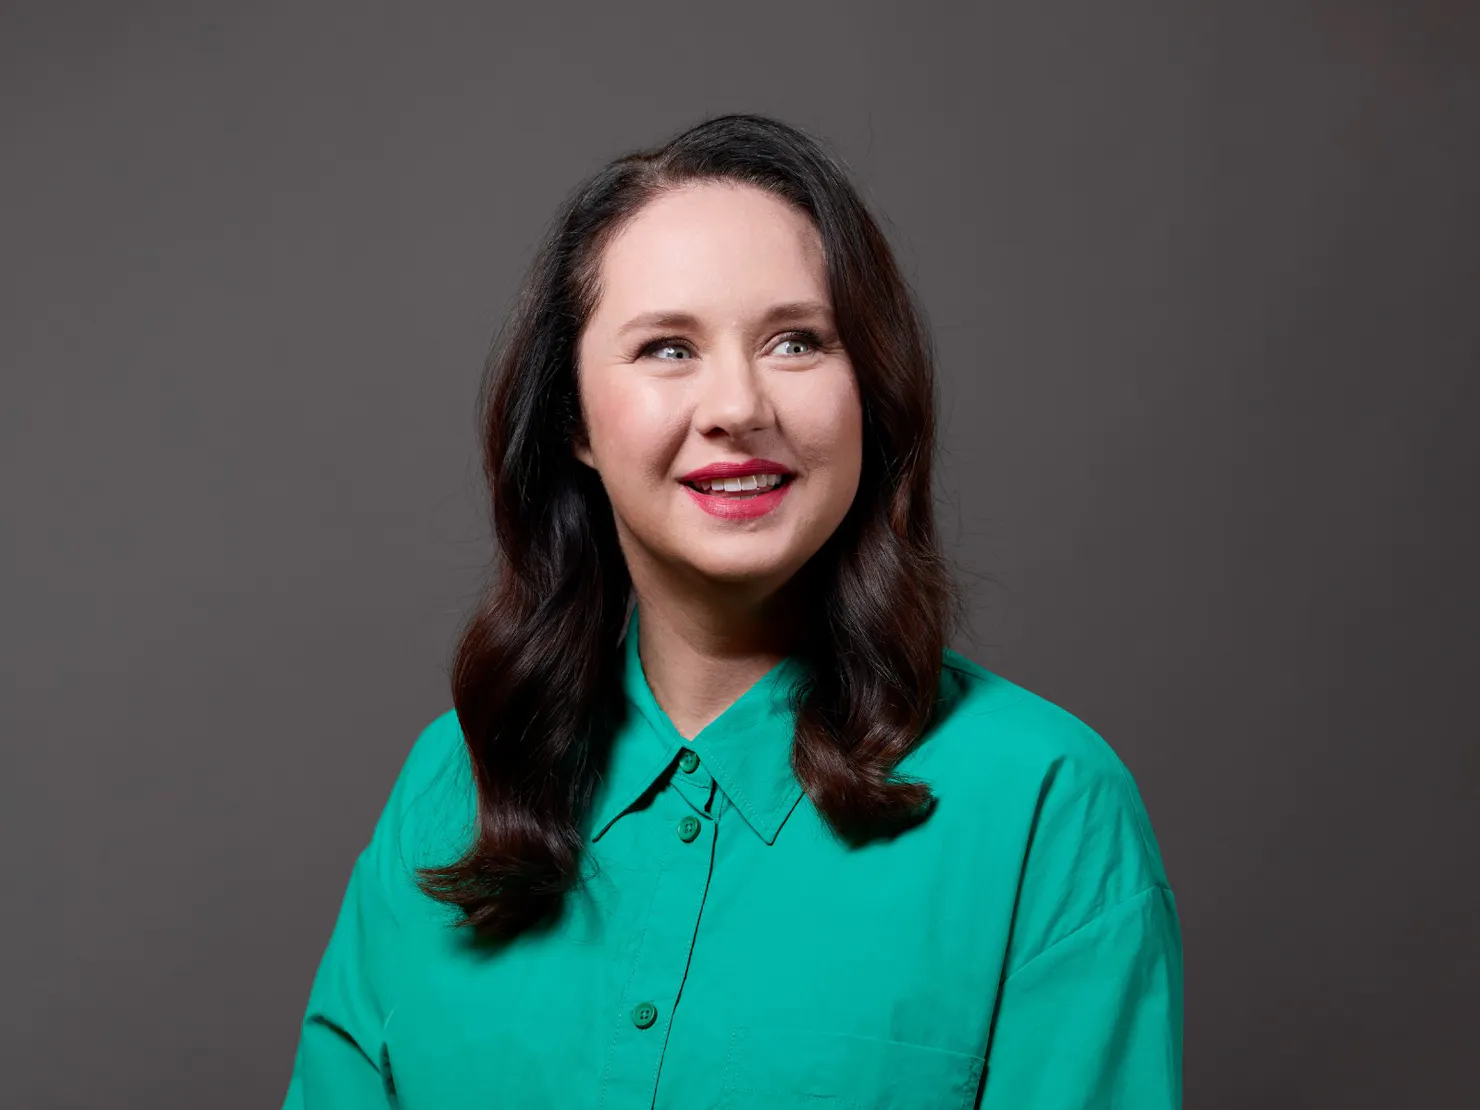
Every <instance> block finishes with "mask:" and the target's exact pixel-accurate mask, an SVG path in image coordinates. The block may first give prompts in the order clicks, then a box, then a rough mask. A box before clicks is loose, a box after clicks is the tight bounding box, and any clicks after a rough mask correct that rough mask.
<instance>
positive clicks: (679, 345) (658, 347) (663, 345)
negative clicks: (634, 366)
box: [637, 337, 689, 362]
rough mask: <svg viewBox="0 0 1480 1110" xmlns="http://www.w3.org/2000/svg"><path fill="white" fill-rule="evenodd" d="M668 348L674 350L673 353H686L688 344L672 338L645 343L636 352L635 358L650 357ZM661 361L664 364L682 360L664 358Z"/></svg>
mask: <svg viewBox="0 0 1480 1110" xmlns="http://www.w3.org/2000/svg"><path fill="white" fill-rule="evenodd" d="M670 347H671V348H672V349H673V350H675V351H686V350H688V349H689V347H688V344H687V343H685V342H684V341H683V340H682V339H675V338H672V337H669V338H667V339H654V340H653V341H652V342H651V343H645V344H644V345H643V346H642V348H641V350H639V351H638V352H637V357H638V358H642V357H643V356H645V355H650V354H653V353H655V352H657V351H666V350H668V349H669V348H670ZM662 361H664V362H682V361H683V360H682V359H671V358H665V359H663V360H662Z"/></svg>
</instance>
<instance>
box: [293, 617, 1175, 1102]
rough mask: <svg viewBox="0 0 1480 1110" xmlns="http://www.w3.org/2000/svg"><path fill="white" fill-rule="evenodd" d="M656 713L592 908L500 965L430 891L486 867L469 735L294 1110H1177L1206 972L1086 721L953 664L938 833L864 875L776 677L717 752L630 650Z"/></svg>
mask: <svg viewBox="0 0 1480 1110" xmlns="http://www.w3.org/2000/svg"><path fill="white" fill-rule="evenodd" d="M624 642H625V645H626V646H625V649H624V668H625V669H624V674H623V682H624V685H625V689H626V693H627V701H628V713H627V716H626V719H625V721H624V723H623V725H622V727H621V730H620V732H619V733H618V735H617V737H616V740H615V743H614V746H613V750H612V756H611V761H610V764H609V765H608V767H607V769H606V774H605V776H604V778H603V781H602V783H601V785H600V787H599V788H598V791H597V795H596V799H595V804H594V806H593V807H592V810H591V813H590V814H589V816H588V817H587V819H586V824H585V833H586V843H587V845H588V851H587V853H586V856H585V872H584V873H585V876H586V882H585V886H584V889H582V890H581V891H580V892H579V893H576V894H572V895H570V896H568V899H567V905H566V907H565V909H564V912H563V913H562V915H561V917H560V919H559V921H558V922H557V923H556V924H555V925H554V926H547V927H544V928H542V929H540V930H539V931H537V932H532V933H525V934H523V935H521V936H520V937H518V938H516V939H515V940H514V941H513V942H512V944H510V945H507V946H504V947H502V948H500V947H499V946H495V945H488V944H479V943H478V942H477V941H476V940H475V938H473V937H472V936H471V935H470V933H469V931H468V930H454V929H453V928H452V927H451V926H452V922H453V920H454V919H455V915H456V911H454V910H452V909H450V908H449V907H445V906H443V905H441V904H440V903H437V902H435V901H433V900H432V899H430V898H428V897H426V896H425V895H423V894H422V893H420V891H418V890H417V889H416V887H415V885H414V879H413V874H412V868H413V867H415V866H417V865H420V864H426V863H445V862H448V861H450V860H451V859H452V858H454V856H455V854H456V852H457V849H458V848H459V847H460V846H461V845H462V844H463V843H465V842H466V837H467V835H468V829H469V827H470V826H469V822H470V821H471V819H472V816H473V813H474V808H473V807H474V794H473V789H472V785H471V777H470V774H469V765H468V761H467V755H466V750H465V748H464V746H463V742H462V733H461V730H460V727H459V725H458V721H457V717H456V715H455V713H453V712H452V711H448V712H446V713H444V714H443V715H442V716H440V717H438V718H437V719H436V720H434V721H433V722H432V723H431V724H430V725H429V726H428V727H427V728H426V729H425V730H424V731H423V732H422V733H421V735H420V737H419V738H418V739H417V740H416V742H415V744H414V745H413V747H412V749H411V752H410V755H409V757H408V759H407V760H406V763H405V767H404V769H403V770H402V772H401V774H400V776H399V778H398V779H397V781H396V784H395V786H394V788H393V790H392V792H391V796H390V800H389V802H388V804H387V805H386V807H385V809H384V812H383V814H382V815H381V817H380V819H379V821H378V823H377V825H376V827H375V831H374V834H373V836H372V837H371V839H370V841H369V843H368V845H367V846H366V848H365V849H364V851H363V852H362V853H361V854H360V856H359V858H358V859H357V860H356V862H355V865H354V868H353V870H352V871H351V873H350V876H349V881H348V889H347V891H346V893H345V896H344V901H343V903H342V906H341V908H340V911H339V916H338V920H337V922H336V924H335V926H334V929H333V933H332V935H331V936H330V938H329V941H328V945H327V947H326V949H325V951H324V953H323V957H322V960H321V962H320V964H319V968H318V972H317V974H316V976H315V978H314V981H313V986H312V989H311V991H310V993H309V998H308V1004H307V1009H306V1012H305V1014H304V1017H303V1022H302V1025H301V1029H300V1036H299V1042H298V1050H297V1056H296V1059H295V1062H294V1067H293V1072H292V1078H291V1081H290V1084H289V1087H288V1093H287V1098H286V1101H285V1103H284V1107H285V1110H329V1108H339V1107H343V1108H349V1107H354V1108H357V1110H358V1108H365V1107H374V1106H392V1107H401V1108H404V1110H459V1108H463V1107H467V1108H473V1107H477V1108H480V1110H491V1108H494V1107H510V1108H518V1110H530V1108H539V1107H552V1108H556V1107H558V1108H581V1110H585V1108H591V1110H638V1108H649V1107H656V1108H659V1110H696V1108H700V1107H756V1108H763V1110H804V1108H805V1110H822V1108H823V1107H847V1108H854V1110H857V1108H872V1107H894V1108H897V1110H927V1108H928V1110H963V1108H966V1107H984V1108H993V1110H1070V1108H1073V1110H1086V1108H1089V1107H1107V1108H1108V1107H1116V1108H1120V1107H1124V1108H1129V1110H1162V1108H1166V1107H1178V1106H1180V1105H1181V1087H1182V1081H1181V1064H1182V941H1181V931H1180V926H1179V923H1178V918H1177V912H1176V903H1175V900H1174V898H1173V895H1172V891H1171V888H1170V886H1169V884H1168V880H1167V875H1166V872H1165V869H1164V867H1163V864H1162V859H1161V854H1160V851H1159V849H1158V845H1157V842H1156V838H1155V836H1154V835H1153V833H1152V829H1151V825H1150V822H1149V820H1148V818H1147V814H1146V810H1145V809H1144V807H1143V805H1142V801H1141V798H1140V795H1139V793H1138V791H1137V788H1136V785H1135V783H1134V781H1133V779H1132V777H1131V775H1130V774H1129V773H1128V771H1127V770H1126V768H1125V766H1124V765H1123V764H1122V762H1121V761H1120V760H1119V759H1118V758H1117V757H1116V755H1115V754H1114V752H1113V751H1112V750H1111V748H1110V747H1109V746H1108V745H1107V744H1106V742H1105V741H1104V740H1103V739H1101V738H1100V736H1099V735H1098V734H1096V733H1095V732H1094V731H1093V730H1091V729H1090V728H1089V727H1088V726H1086V725H1085V724H1083V723H1082V722H1081V721H1079V720H1078V719H1077V718H1076V717H1074V716H1073V715H1071V714H1070V713H1068V712H1067V711H1065V710H1064V709H1061V708H1059V707H1058V706H1056V705H1054V704H1053V703H1051V702H1049V701H1046V700H1045V699H1043V698H1042V697H1039V696H1038V695H1036V694H1033V693H1030V692H1029V691H1027V690H1026V689H1024V688H1023V687H1021V686H1017V685H1015V684H1014V683H1012V682H1010V681H1008V680H1007V679H1005V678H1002V677H1001V676H999V675H997V674H995V673H993V672H991V671H988V670H986V669H985V668H983V667H981V666H979V665H977V664H976V663H974V662H972V661H970V660H969V659H967V658H965V657H964V656H962V655H960V654H959V653H957V652H955V651H953V650H950V649H947V650H946V652H945V656H944V659H943V668H942V671H941V696H942V698H944V699H946V701H947V702H948V703H949V712H948V713H946V714H944V715H943V719H942V720H941V721H940V722H939V723H938V724H937V725H936V726H935V727H933V728H932V730H931V731H930V733H929V734H928V735H927V737H926V738H925V740H924V741H922V743H921V744H920V746H919V747H917V748H916V749H915V750H914V751H912V752H911V753H910V754H909V755H908V756H907V757H906V758H905V759H904V760H903V761H902V762H901V763H900V764H899V768H898V770H899V772H901V773H903V774H907V775H910V776H912V777H915V778H919V779H923V780H925V781H927V782H929V783H930V784H931V786H932V788H933V790H934V791H935V793H936V795H937V796H938V798H939V804H938V806H937V808H936V809H935V811H934V812H933V813H932V814H931V815H930V817H929V818H928V819H927V820H926V821H925V822H924V823H923V824H921V825H919V826H917V827H916V828H914V829H911V830H909V831H907V832H905V833H903V834H901V835H899V836H897V837H896V838H894V839H892V840H883V841H876V842H874V843H871V844H869V845H867V846H864V847H860V848H854V849H849V848H848V847H847V846H846V845H845V844H844V843H843V842H842V841H840V840H838V839H836V838H835V837H834V836H833V834H832V833H831V832H830V830H829V829H828V827H827V826H826V824H825V823H824V822H823V820H822V818H821V817H820V815H819V814H818V813H817V811H816V810H815V809H814V808H813V807H812V805H811V802H810V799H808V798H807V797H806V795H805V794H804V793H803V792H802V789H801V787H800V785H799V784H798V783H797V781H796V779H795V777H794V776H793V774H792V771H791V768H790V763H789V751H790V744H791V737H792V734H791V728H792V722H791V716H790V712H789V710H788V708H787V706H786V703H785V685H786V682H787V681H788V680H789V679H790V678H791V677H792V676H793V672H794V668H795V667H796V666H797V665H798V664H797V662H796V661H795V660H794V659H787V660H784V661H783V662H781V663H780V664H778V665H777V666H776V667H775V668H774V669H773V670H772V671H771V672H770V673H768V674H767V675H766V676H765V677H764V678H762V679H761V680H760V681H759V682H757V683H756V684H755V685H754V686H752V687H751V688H750V689H749V690H748V691H746V693H745V694H744V695H742V696H741V697H740V698H739V699H738V700H737V701H735V702H734V703H733V704H732V705H731V706H730V707H729V708H728V709H726V710H725V712H724V713H722V714H721V715H720V716H719V717H718V718H717V719H716V720H715V721H713V722H712V723H711V724H709V725H708V726H707V727H705V728H704V729H703V730H702V731H701V732H700V733H699V735H698V736H696V737H695V738H694V739H693V740H691V741H685V740H684V739H683V738H682V737H681V736H680V735H679V733H678V732H677V730H676V729H675V728H674V726H673V723H672V722H671V721H670V720H669V718H668V717H667V716H666V714H664V712H663V710H662V709H661V708H659V706H658V704H657V702H656V701H655V699H654V697H653V694H652V691H651V689H650V688H649V687H648V684H647V680H646V678H645V676H644V675H643V672H642V667H641V663H640V661H639V659H638V656H637V650H636V646H637V614H636V612H634V613H633V616H632V618H631V621H630V623H629V626H628V632H627V635H626V637H625V641H624Z"/></svg>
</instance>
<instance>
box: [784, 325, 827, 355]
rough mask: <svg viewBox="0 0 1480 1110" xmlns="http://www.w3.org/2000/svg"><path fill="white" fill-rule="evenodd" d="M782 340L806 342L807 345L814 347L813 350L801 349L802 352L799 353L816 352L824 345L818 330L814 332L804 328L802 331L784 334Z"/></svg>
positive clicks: (785, 341)
mask: <svg viewBox="0 0 1480 1110" xmlns="http://www.w3.org/2000/svg"><path fill="white" fill-rule="evenodd" d="M781 342H782V343H805V344H806V345H807V346H809V347H811V348H812V350H810V351H801V352H798V353H799V354H816V353H817V350H818V348H819V347H821V346H822V339H821V337H820V336H818V334H817V333H816V332H814V331H807V330H805V329H804V330H802V331H793V332H788V333H787V334H786V335H784V336H782V337H781Z"/></svg>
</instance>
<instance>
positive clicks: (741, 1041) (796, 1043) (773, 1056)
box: [720, 1026, 983, 1110]
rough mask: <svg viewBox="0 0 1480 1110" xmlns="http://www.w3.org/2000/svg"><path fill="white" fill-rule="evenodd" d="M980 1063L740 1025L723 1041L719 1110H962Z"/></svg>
mask: <svg viewBox="0 0 1480 1110" xmlns="http://www.w3.org/2000/svg"><path fill="white" fill-rule="evenodd" d="M982 1064H983V1060H982V1058H981V1057H980V1056H974V1055H971V1054H969V1053H964V1052H952V1051H950V1050H948V1049H940V1048H930V1047H928V1046H926V1045H917V1044H907V1043H905V1042H903V1041H890V1040H882V1039H879V1038H876V1037H861V1036H856V1035H854V1034H851V1033H832V1032H826V1031H823V1030H817V1029H796V1028H779V1027H774V1026H766V1027H764V1028H755V1027H749V1028H747V1027H742V1028H740V1029H737V1030H736V1031H735V1035H734V1037H733V1038H732V1039H731V1041H730V1052H729V1057H728V1058H727V1059H726V1061H725V1071H724V1079H723V1085H722V1087H721V1097H720V1106H721V1107H722V1108H723V1110H803V1108H808V1110H824V1108H829V1107H840V1108H841V1107H847V1108H849V1110H962V1108H964V1107H967V1106H969V1105H970V1104H971V1102H972V1101H973V1100H974V1099H975V1098H976V1089H977V1084H978V1081H979V1080H980V1079H981V1073H982Z"/></svg>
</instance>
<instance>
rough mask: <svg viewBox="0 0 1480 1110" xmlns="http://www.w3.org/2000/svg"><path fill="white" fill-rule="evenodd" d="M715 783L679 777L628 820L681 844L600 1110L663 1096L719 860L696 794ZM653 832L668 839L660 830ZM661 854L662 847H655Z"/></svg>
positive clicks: (671, 853)
mask: <svg viewBox="0 0 1480 1110" xmlns="http://www.w3.org/2000/svg"><path fill="white" fill-rule="evenodd" d="M712 784H713V780H712V779H711V778H710V776H709V775H708V774H707V773H706V772H703V771H701V770H699V769H698V768H697V767H696V772H695V773H694V774H687V773H685V774H682V775H680V774H676V773H675V774H673V775H672V776H671V777H670V778H669V780H668V782H667V783H666V784H665V785H664V787H663V788H662V789H660V790H659V791H658V793H657V796H656V797H655V798H654V802H653V805H652V806H650V807H649V808H647V809H646V810H640V811H637V812H634V813H633V814H630V815H629V817H628V818H626V819H629V820H630V819H636V820H644V819H645V820H658V821H661V822H662V823H663V824H665V825H666V826H667V829H668V832H667V833H666V835H667V836H671V837H673V840H669V841H667V843H668V845H669V847H668V848H667V850H666V851H663V855H664V856H665V857H666V858H665V860H664V861H663V863H662V864H661V866H660V870H659V878H658V884H657V886H656V887H655V888H654V891H653V897H652V901H651V902H650V904H649V911H648V915H647V919H646V923H645V924H644V926H643V929H642V933H641V936H642V941H641V945H640V947H639V949H638V951H637V952H636V954H635V964H634V967H633V972H632V976H631V979H630V980H629V986H628V990H629V991H630V993H628V994H627V1005H628V1007H629V1009H627V1010H626V1012H625V1013H624V1014H623V1015H622V1016H621V1017H620V1018H619V1019H618V1020H619V1021H620V1022H621V1024H622V1025H624V1026H625V1027H626V1035H620V1034H619V1035H618V1036H616V1037H615V1038H614V1039H613V1040H612V1042H611V1054H610V1055H609V1056H608V1058H607V1064H606V1067H605V1069H604V1076H603V1084H602V1094H601V1098H600V1100H599V1107H600V1110H618V1108H620V1107H626V1106H629V1105H630V1106H638V1105H642V1106H648V1105H651V1104H652V1100H653V1098H654V1097H655V1095H656V1093H657V1092H656V1089H655V1086H654V1084H655V1081H656V1080H657V1078H658V1076H659V1075H661V1074H662V1070H663V1069H662V1060H663V1056H664V1054H665V1052H666V1051H667V1044H668V1031H669V1029H670V1027H671V1024H672V1022H673V1021H674V1018H675V1009H676V1007H677V1005H678V1002H679V999H680V995H681V992H682V988H683V981H684V976H685V974H686V973H687V969H688V966H689V959H690V956H691V953H692V950H693V943H694V937H695V935H696V933H697V929H698V924H699V917H700V915H701V913H702V910H703V906H704V900H705V896H706V894H707V892H708V887H709V875H710V866H711V863H712V859H713V849H714V826H713V822H706V821H705V820H701V818H700V816H699V815H696V813H695V811H694V806H695V804H696V802H695V799H694V798H693V797H692V796H693V795H695V794H703V795H705V796H707V795H708V794H709V793H710V792H711V790H712ZM698 804H700V805H702V800H701V801H700V802H699V803H698ZM701 813H702V811H701ZM706 824H708V826H709V828H708V835H705V832H706V830H705V826H706ZM651 831H652V833H654V834H658V833H660V829H659V828H657V827H655V828H653V829H652V830H651ZM653 850H654V851H660V850H661V849H658V848H657V846H656V845H654V847H653Z"/></svg>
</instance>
